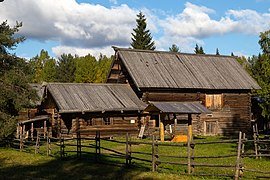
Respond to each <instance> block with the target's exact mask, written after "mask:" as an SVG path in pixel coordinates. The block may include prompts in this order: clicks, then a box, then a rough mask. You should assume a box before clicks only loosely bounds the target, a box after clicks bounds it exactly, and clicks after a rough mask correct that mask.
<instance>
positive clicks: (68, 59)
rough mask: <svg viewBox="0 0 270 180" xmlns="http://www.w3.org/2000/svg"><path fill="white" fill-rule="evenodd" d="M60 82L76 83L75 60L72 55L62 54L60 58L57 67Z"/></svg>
mask: <svg viewBox="0 0 270 180" xmlns="http://www.w3.org/2000/svg"><path fill="white" fill-rule="evenodd" d="M56 70H57V77H56V81H58V82H74V80H75V76H74V73H75V71H76V64H75V58H74V57H73V56H72V55H71V54H62V55H61V56H60V58H58V65H57V67H56Z"/></svg>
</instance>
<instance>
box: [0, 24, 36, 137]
mask: <svg viewBox="0 0 270 180" xmlns="http://www.w3.org/2000/svg"><path fill="white" fill-rule="evenodd" d="M21 26H22V24H21V23H17V24H16V25H15V26H14V27H13V28H12V27H10V26H9V25H8V24H7V21H4V22H3V23H2V24H1V25H0V47H1V51H0V94H1V98H0V132H1V133H0V139H3V138H5V137H8V136H9V135H11V134H12V133H13V130H14V129H13V128H14V124H16V117H15V116H17V115H18V112H19V110H20V109H22V108H23V107H26V106H30V105H31V100H35V99H36V98H37V96H36V92H35V91H34V90H32V89H31V87H30V86H29V85H28V82H29V76H28V73H29V71H30V67H29V65H28V64H27V63H26V62H25V61H24V60H23V59H21V58H18V57H16V56H15V55H13V54H10V53H9V52H8V50H11V49H14V48H15V47H16V46H17V44H18V43H20V42H22V41H23V40H24V37H15V33H16V32H18V29H19V27H21Z"/></svg>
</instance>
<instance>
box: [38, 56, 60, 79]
mask: <svg viewBox="0 0 270 180" xmlns="http://www.w3.org/2000/svg"><path fill="white" fill-rule="evenodd" d="M56 74H57V73H56V61H55V59H48V60H46V61H45V62H44V65H43V71H42V79H43V81H45V82H54V81H56Z"/></svg>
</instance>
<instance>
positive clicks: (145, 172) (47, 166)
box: [0, 137, 270, 179]
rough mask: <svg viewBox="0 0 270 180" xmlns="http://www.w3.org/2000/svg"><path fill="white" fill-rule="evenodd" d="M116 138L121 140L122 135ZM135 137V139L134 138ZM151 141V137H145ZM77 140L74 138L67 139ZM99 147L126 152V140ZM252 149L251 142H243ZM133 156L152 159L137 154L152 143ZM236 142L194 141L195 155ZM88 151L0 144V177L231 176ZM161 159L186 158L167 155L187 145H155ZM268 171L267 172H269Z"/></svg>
mask: <svg viewBox="0 0 270 180" xmlns="http://www.w3.org/2000/svg"><path fill="white" fill-rule="evenodd" d="M221 139H224V137H200V138H196V139H195V142H202V141H204V142H205V141H216V140H221ZM115 140H119V141H123V142H124V140H125V139H124V138H116V139H115ZM133 140H136V141H138V139H133ZM143 141H144V142H148V141H149V142H150V139H144V140H143ZM67 144H76V142H75V141H70V142H66V145H67ZM82 144H83V145H89V144H94V142H93V141H92V142H89V141H82ZM101 147H105V148H108V149H113V150H116V151H119V152H123V153H124V152H125V148H126V147H125V144H118V143H114V142H107V141H101ZM246 147H247V148H248V149H247V150H249V151H251V150H252V145H249V146H246ZM131 149H132V152H133V154H132V156H134V157H137V158H142V159H148V160H151V156H150V155H145V154H137V153H136V152H149V153H150V152H151V145H145V144H143V145H132V147H131ZM236 149H237V148H236V143H226V144H218V145H216V144H208V145H196V146H195V153H194V155H195V156H213V155H226V154H235V153H236ZM65 150H68V151H71V150H76V147H74V146H73V147H69V146H66V148H65ZM82 150H83V151H88V153H87V154H82V158H81V159H78V158H76V153H71V152H68V153H67V156H66V157H65V158H64V159H60V156H59V153H58V151H59V147H58V146H56V145H55V144H52V156H46V153H45V152H46V151H45V145H44V146H41V148H40V150H39V151H40V153H41V154H34V149H33V147H32V148H26V149H25V150H24V152H19V151H18V150H17V149H14V148H0V164H1V165H0V177H1V178H2V179H6V178H11V179H67V178H70V179H230V178H226V177H211V176H188V175H183V173H185V172H187V166H185V165H184V166H183V165H171V164H164V163H161V164H160V165H159V166H158V172H154V173H153V172H151V168H152V166H151V162H142V161H139V160H132V165H131V166H130V167H126V166H125V159H124V158H119V156H116V154H115V153H113V152H110V151H108V150H104V149H101V155H100V156H99V157H98V161H96V159H95V154H94V152H95V149H92V148H86V147H83V148H82ZM158 154H159V160H160V161H173V162H186V161H187V159H186V158H182V159H180V158H168V157H164V155H166V156H186V155H187V148H186V147H168V146H160V147H159V148H158ZM195 162H196V163H210V164H232V165H234V164H235V162H236V157H230V158H222V159H220V158H218V159H195ZM243 166H244V167H245V168H247V169H256V170H261V171H270V159H267V158H262V159H260V160H257V159H255V158H244V159H243ZM194 173H204V174H213V173H214V174H232V175H233V174H234V168H218V167H200V166H198V167H195V169H194ZM257 175H260V174H258V173H254V172H244V177H243V179H254V178H255V176H257ZM269 175H270V174H269Z"/></svg>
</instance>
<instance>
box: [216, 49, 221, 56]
mask: <svg viewBox="0 0 270 180" xmlns="http://www.w3.org/2000/svg"><path fill="white" fill-rule="evenodd" d="M216 55H217V56H219V55H220V54H219V50H218V48H217V50H216Z"/></svg>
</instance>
